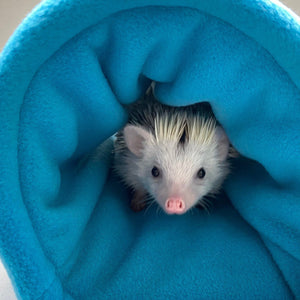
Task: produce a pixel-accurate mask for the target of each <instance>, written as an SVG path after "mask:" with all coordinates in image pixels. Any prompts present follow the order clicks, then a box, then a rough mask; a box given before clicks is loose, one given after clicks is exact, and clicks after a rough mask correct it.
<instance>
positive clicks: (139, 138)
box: [123, 125, 150, 157]
mask: <svg viewBox="0 0 300 300" xmlns="http://www.w3.org/2000/svg"><path fill="white" fill-rule="evenodd" d="M123 132H124V138H125V143H126V145H127V147H128V149H129V150H130V151H131V152H132V153H133V154H135V155H136V156H139V157H141V156H142V155H143V149H144V142H145V141H146V140H148V139H149V138H150V133H149V132H148V131H146V130H145V129H143V128H141V127H138V126H134V125H127V126H125V128H124V131H123Z"/></svg>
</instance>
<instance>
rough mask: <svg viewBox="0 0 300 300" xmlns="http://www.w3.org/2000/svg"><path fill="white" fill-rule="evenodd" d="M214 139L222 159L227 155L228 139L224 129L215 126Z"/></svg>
mask: <svg viewBox="0 0 300 300" xmlns="http://www.w3.org/2000/svg"><path fill="white" fill-rule="evenodd" d="M215 139H216V142H217V145H218V146H217V149H218V154H219V158H220V160H221V161H223V160H225V159H226V158H227V156H228V152H229V140H228V137H227V135H226V133H225V131H224V129H223V128H222V127H221V126H217V127H216V131H215Z"/></svg>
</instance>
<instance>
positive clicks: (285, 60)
mask: <svg viewBox="0 0 300 300" xmlns="http://www.w3.org/2000/svg"><path fill="white" fill-rule="evenodd" d="M152 80H154V81H156V82H157V85H156V90H155V94H156V96H157V98H158V99H159V100H160V101H161V102H163V103H167V104H171V105H175V106H176V105H188V104H192V103H195V102H201V101H209V102H210V103H211V105H212V107H213V110H214V112H215V115H216V117H217V118H218V120H219V121H220V122H221V124H222V125H223V126H224V128H225V130H226V132H227V133H228V136H229V138H230V140H231V142H232V143H233V145H234V146H235V147H236V149H237V150H238V151H239V152H240V153H241V158H239V159H237V160H236V161H235V164H234V166H233V171H232V174H231V176H230V177H229V179H228V180H227V181H226V183H225V192H226V194H224V195H223V196H222V195H221V196H220V197H218V198H217V199H216V200H215V201H214V203H213V205H212V208H211V211H210V214H207V213H206V212H205V211H200V210H194V211H193V212H192V213H187V214H186V215H183V216H168V215H165V214H163V213H162V212H157V207H155V206H151V207H150V208H149V209H148V210H147V211H146V212H141V213H134V212H132V211H131V210H130V208H129V205H128V200H129V195H128V193H127V192H126V190H125V189H124V187H123V186H122V184H121V183H120V182H118V180H117V179H116V178H115V176H114V175H113V174H112V172H111V166H112V159H113V157H112V141H111V139H108V138H109V137H110V136H112V135H113V134H114V133H115V132H116V131H117V130H118V129H120V128H122V126H124V124H125V123H126V120H127V115H126V111H125V109H124V105H125V104H128V103H132V102H134V101H136V100H137V99H138V98H139V97H140V96H141V95H142V94H143V93H144V92H145V90H146V88H147V86H148V85H149V84H150V82H151V81H152ZM299 88H300V22H299V18H298V17H297V16H295V15H293V13H291V12H289V11H288V10H287V9H286V8H284V7H283V6H281V5H280V4H279V3H275V2H271V1H269V0H255V1H254V0H203V1H192V0H186V1H183V0H166V1H164V2H163V3H162V2H161V1H158V0H131V1H121V0H111V1H99V0H81V1H80V0H47V1H44V2H42V3H41V4H40V5H39V6H38V7H37V8H36V9H35V10H34V11H33V12H32V13H31V14H30V15H29V16H28V17H27V18H26V19H25V20H24V22H23V23H22V24H21V25H20V27H19V28H18V29H17V31H16V32H15V34H14V35H13V37H12V38H11V39H10V41H9V42H8V44H7V46H6V47H5V49H4V50H3V52H2V54H1V58H0V98H1V101H0V124H1V126H0V149H1V160H0V172H1V173H0V254H1V259H2V260H3V261H4V263H5V266H6V267H7V269H8V271H9V275H10V277H11V278H12V280H13V283H14V286H15V289H16V291H17V293H18V295H19V297H20V298H22V299H184V298H187V299H273V300H274V299H292V298H298V299H300V137H299V134H300V92H299ZM99 145H100V146H99Z"/></svg>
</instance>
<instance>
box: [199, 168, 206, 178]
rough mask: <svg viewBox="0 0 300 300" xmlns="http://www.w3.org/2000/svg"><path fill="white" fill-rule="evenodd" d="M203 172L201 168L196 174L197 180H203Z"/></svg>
mask: <svg viewBox="0 0 300 300" xmlns="http://www.w3.org/2000/svg"><path fill="white" fill-rule="evenodd" d="M205 174H206V173H205V170H204V169H203V168H201V169H200V170H199V171H198V173H197V178H199V179H203V178H204V177H205Z"/></svg>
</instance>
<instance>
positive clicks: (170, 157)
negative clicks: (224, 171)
mask: <svg viewBox="0 0 300 300" xmlns="http://www.w3.org/2000/svg"><path fill="white" fill-rule="evenodd" d="M152 142H154V143H151V144H152V145H151V146H150V147H148V148H147V152H148V154H147V155H146V156H147V160H149V163H150V164H153V165H156V166H157V167H161V168H162V169H163V171H164V172H165V173H167V174H168V175H169V177H172V178H174V177H179V178H181V179H189V177H190V176H189V175H190V174H191V176H192V175H193V174H194V172H196V170H198V169H199V168H201V167H211V166H212V165H213V164H214V162H215V159H214V157H215V154H214V148H213V147H211V145H207V144H206V145H205V144H203V145H199V144H198V143H195V142H193V141H189V142H187V143H186V144H185V145H184V146H178V144H177V142H175V141H160V142H157V141H156V140H155V139H153V140H152ZM182 177H184V178H182Z"/></svg>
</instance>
